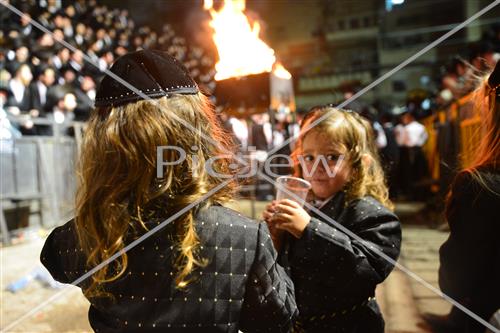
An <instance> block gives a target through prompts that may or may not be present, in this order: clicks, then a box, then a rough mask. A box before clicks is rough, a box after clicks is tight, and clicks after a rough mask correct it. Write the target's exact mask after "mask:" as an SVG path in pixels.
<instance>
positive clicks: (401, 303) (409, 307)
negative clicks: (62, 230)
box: [0, 201, 450, 333]
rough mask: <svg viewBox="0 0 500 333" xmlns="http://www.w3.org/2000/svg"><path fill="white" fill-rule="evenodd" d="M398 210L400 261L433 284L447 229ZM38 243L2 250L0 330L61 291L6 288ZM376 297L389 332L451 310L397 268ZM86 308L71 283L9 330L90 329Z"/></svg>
mask: <svg viewBox="0 0 500 333" xmlns="http://www.w3.org/2000/svg"><path fill="white" fill-rule="evenodd" d="M265 205H266V203H265V202H257V203H256V206H255V214H256V215H255V216H257V217H258V216H260V213H261V212H262V210H263V209H264V207H265ZM232 207H233V208H234V209H236V210H239V211H241V212H242V213H243V214H245V215H248V216H249V215H251V211H252V210H251V205H250V202H249V201H239V202H236V203H234V204H232ZM398 209H399V211H400V212H401V215H402V221H403V251H402V255H401V258H400V261H399V262H400V263H401V264H402V265H403V266H405V267H406V268H408V269H410V270H412V271H413V272H414V273H415V274H417V275H418V276H420V277H422V278H423V279H425V280H426V281H427V282H429V283H431V284H432V285H434V286H436V287H437V268H438V266H439V263H438V252H437V251H438V248H439V246H440V245H441V243H442V242H443V241H444V240H445V239H446V237H447V233H445V232H440V231H436V230H433V229H431V228H427V227H423V226H415V225H409V224H407V223H408V222H414V220H413V219H412V218H411V216H412V214H413V215H414V214H415V212H418V211H420V209H421V207H419V206H418V205H406V206H404V205H398V207H397V210H398ZM408 211H409V212H410V214H408ZM412 212H413V213H412ZM42 245H43V238H40V237H34V239H33V240H31V241H27V242H24V243H22V244H19V245H14V246H10V247H5V248H1V249H0V260H1V276H0V283H1V285H0V289H1V291H0V292H1V296H0V303H1V309H0V315H1V316H0V327H1V328H2V329H3V328H5V327H6V326H7V325H9V323H11V322H13V321H14V320H16V319H17V318H19V317H20V316H22V315H23V314H24V313H26V312H28V311H30V310H31V309H33V308H34V307H35V306H37V305H38V304H41V303H42V302H44V301H46V300H47V299H49V298H50V297H52V296H53V295H55V294H57V293H58V292H60V290H54V289H48V288H46V287H43V286H42V285H41V284H40V283H39V282H38V281H32V282H31V283H30V284H29V285H28V286H27V287H26V288H25V289H22V290H20V291H18V292H17V293H15V294H13V293H10V292H7V291H5V290H4V289H5V287H6V285H7V284H8V283H10V282H12V281H14V280H16V279H18V278H19V277H21V276H23V275H25V274H27V273H29V272H30V271H31V270H32V269H33V268H34V267H36V265H37V264H38V263H39V260H38V256H39V253H40V250H41V247H42ZM377 299H378V302H379V303H380V305H381V308H382V311H383V313H384V317H385V320H386V332H387V333H430V331H429V330H427V329H426V327H425V324H424V322H423V320H422V318H421V314H422V313H426V312H431V313H436V314H445V313H447V312H448V311H449V309H450V305H449V303H448V302H446V301H444V300H442V299H441V298H440V297H439V296H437V295H436V294H434V293H433V292H432V291H430V290H428V289H427V288H426V287H424V286H422V285H421V284H419V283H418V282H416V281H414V280H412V279H411V278H409V277H408V276H407V275H406V274H405V273H403V272H401V271H399V270H394V271H393V272H392V273H391V275H390V276H389V277H388V279H387V280H386V281H385V282H384V283H382V284H381V285H380V286H379V287H378V288H377ZM87 310H88V302H87V300H86V299H85V298H84V297H83V295H82V294H81V292H80V290H79V289H78V288H76V287H69V288H68V290H67V291H64V292H63V293H62V296H61V297H60V298H58V299H57V300H56V301H55V302H52V303H50V304H48V305H47V306H45V307H44V308H42V309H41V310H40V312H38V313H36V314H34V315H32V316H30V317H29V318H27V319H25V320H24V321H22V322H20V323H19V325H17V326H15V327H14V328H13V329H12V330H9V332H90V331H91V329H90V326H89V324H88V320H87Z"/></svg>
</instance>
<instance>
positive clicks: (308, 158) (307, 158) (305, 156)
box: [304, 155, 314, 162]
mask: <svg viewBox="0 0 500 333" xmlns="http://www.w3.org/2000/svg"><path fill="white" fill-rule="evenodd" d="M304 161H306V162H312V161H314V156H312V155H304Z"/></svg>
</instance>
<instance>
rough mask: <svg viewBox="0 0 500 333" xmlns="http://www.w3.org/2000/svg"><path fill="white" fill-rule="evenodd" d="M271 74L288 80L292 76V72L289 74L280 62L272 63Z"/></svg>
mask: <svg viewBox="0 0 500 333" xmlns="http://www.w3.org/2000/svg"><path fill="white" fill-rule="evenodd" d="M273 74H274V75H276V76H277V77H279V78H280V79H286V80H290V79H291V78H292V74H290V72H289V71H287V70H286V68H285V67H283V65H282V64H281V62H277V63H276V64H275V65H274V69H273Z"/></svg>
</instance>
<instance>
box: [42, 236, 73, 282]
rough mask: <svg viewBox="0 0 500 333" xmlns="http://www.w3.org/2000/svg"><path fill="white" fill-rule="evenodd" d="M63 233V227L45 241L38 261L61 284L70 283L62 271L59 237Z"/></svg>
mask: <svg viewBox="0 0 500 333" xmlns="http://www.w3.org/2000/svg"><path fill="white" fill-rule="evenodd" d="M64 233H65V230H64V226H63V227H58V228H55V229H54V230H53V231H52V232H51V233H50V235H49V237H47V239H46V240H45V244H44V245H43V248H42V252H41V253H40V261H41V262H42V264H43V265H44V266H45V268H47V270H48V271H49V273H50V274H51V275H52V277H53V278H54V279H55V280H56V281H59V282H61V283H70V282H71V281H69V279H68V277H67V275H66V273H65V269H64V264H63V254H62V251H63V249H62V247H61V242H60V240H59V239H60V237H61V236H62V234H64Z"/></svg>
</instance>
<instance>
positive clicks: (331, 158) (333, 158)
mask: <svg viewBox="0 0 500 333" xmlns="http://www.w3.org/2000/svg"><path fill="white" fill-rule="evenodd" d="M326 159H327V160H328V161H337V160H338V159H339V155H336V154H328V155H326Z"/></svg>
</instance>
